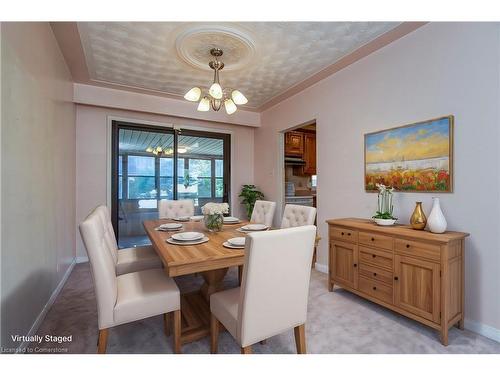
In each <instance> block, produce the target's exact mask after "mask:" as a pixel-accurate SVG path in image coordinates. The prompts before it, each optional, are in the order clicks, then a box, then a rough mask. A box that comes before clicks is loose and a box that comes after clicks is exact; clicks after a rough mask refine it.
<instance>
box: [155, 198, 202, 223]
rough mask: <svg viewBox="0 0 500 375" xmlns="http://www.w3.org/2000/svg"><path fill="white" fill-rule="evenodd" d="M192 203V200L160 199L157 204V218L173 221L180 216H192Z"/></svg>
mask: <svg viewBox="0 0 500 375" xmlns="http://www.w3.org/2000/svg"><path fill="white" fill-rule="evenodd" d="M193 215H194V202H193V200H192V199H181V200H178V201H171V200H167V199H162V200H161V201H160V203H159V204H158V216H159V218H160V219H173V218H176V217H180V216H193Z"/></svg>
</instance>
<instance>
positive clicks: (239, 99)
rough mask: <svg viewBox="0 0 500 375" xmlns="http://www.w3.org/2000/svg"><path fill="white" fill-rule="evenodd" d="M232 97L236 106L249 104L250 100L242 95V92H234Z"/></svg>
mask: <svg viewBox="0 0 500 375" xmlns="http://www.w3.org/2000/svg"><path fill="white" fill-rule="evenodd" d="M231 97H232V98H233V102H234V103H235V104H238V105H241V104H247V103H248V99H247V98H246V97H245V95H243V94H242V93H241V91H238V90H233V92H232V93H231Z"/></svg>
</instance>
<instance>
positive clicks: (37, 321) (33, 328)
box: [18, 259, 77, 353]
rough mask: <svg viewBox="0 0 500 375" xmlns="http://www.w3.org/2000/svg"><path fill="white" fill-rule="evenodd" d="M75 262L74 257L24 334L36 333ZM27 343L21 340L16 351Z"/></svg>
mask: <svg viewBox="0 0 500 375" xmlns="http://www.w3.org/2000/svg"><path fill="white" fill-rule="evenodd" d="M76 263H77V262H76V259H73V261H72V262H71V263H70V265H69V267H68V269H67V270H66V272H65V273H64V276H63V278H62V279H61V281H60V282H59V284H58V285H57V287H56V288H55V289H54V291H53V292H52V295H51V296H50V298H49V300H48V301H47V303H46V304H45V306H44V307H43V309H42V311H41V312H40V314H38V316H37V318H36V319H35V322H34V323H33V325H32V326H31V328H30V330H29V332H28V333H27V335H26V336H34V335H35V334H36V332H37V331H38V328H40V325H41V324H42V322H43V320H44V319H45V316H46V315H47V313H48V312H49V310H50V308H51V307H52V305H53V304H54V301H55V300H56V298H57V296H58V295H59V293H60V292H61V290H62V288H63V287H64V284H66V281H67V280H68V277H69V275H71V271H73V267H75V264H76ZM28 344H29V342H28V341H23V342H21V345H19V348H18V353H22V352H23V350H24V349H25V348H26V347H27V346H28Z"/></svg>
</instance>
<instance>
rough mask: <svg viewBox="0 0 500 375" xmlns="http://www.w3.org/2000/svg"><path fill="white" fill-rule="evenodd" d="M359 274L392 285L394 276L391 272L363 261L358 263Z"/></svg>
mask: <svg viewBox="0 0 500 375" xmlns="http://www.w3.org/2000/svg"><path fill="white" fill-rule="evenodd" d="M359 275H360V276H364V277H367V278H369V279H373V280H376V281H381V282H383V283H386V284H389V285H392V280H393V278H394V275H393V273H392V272H390V271H387V270H384V269H382V268H379V267H374V266H371V265H368V264H364V263H360V264H359Z"/></svg>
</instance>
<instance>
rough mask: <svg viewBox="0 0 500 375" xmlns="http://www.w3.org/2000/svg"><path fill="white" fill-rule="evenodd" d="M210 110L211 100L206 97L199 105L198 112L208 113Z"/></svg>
mask: <svg viewBox="0 0 500 375" xmlns="http://www.w3.org/2000/svg"><path fill="white" fill-rule="evenodd" d="M208 110H210V100H209V99H208V98H207V97H206V96H205V97H204V98H203V99H201V100H200V104H198V111H201V112H207V111H208Z"/></svg>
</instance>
